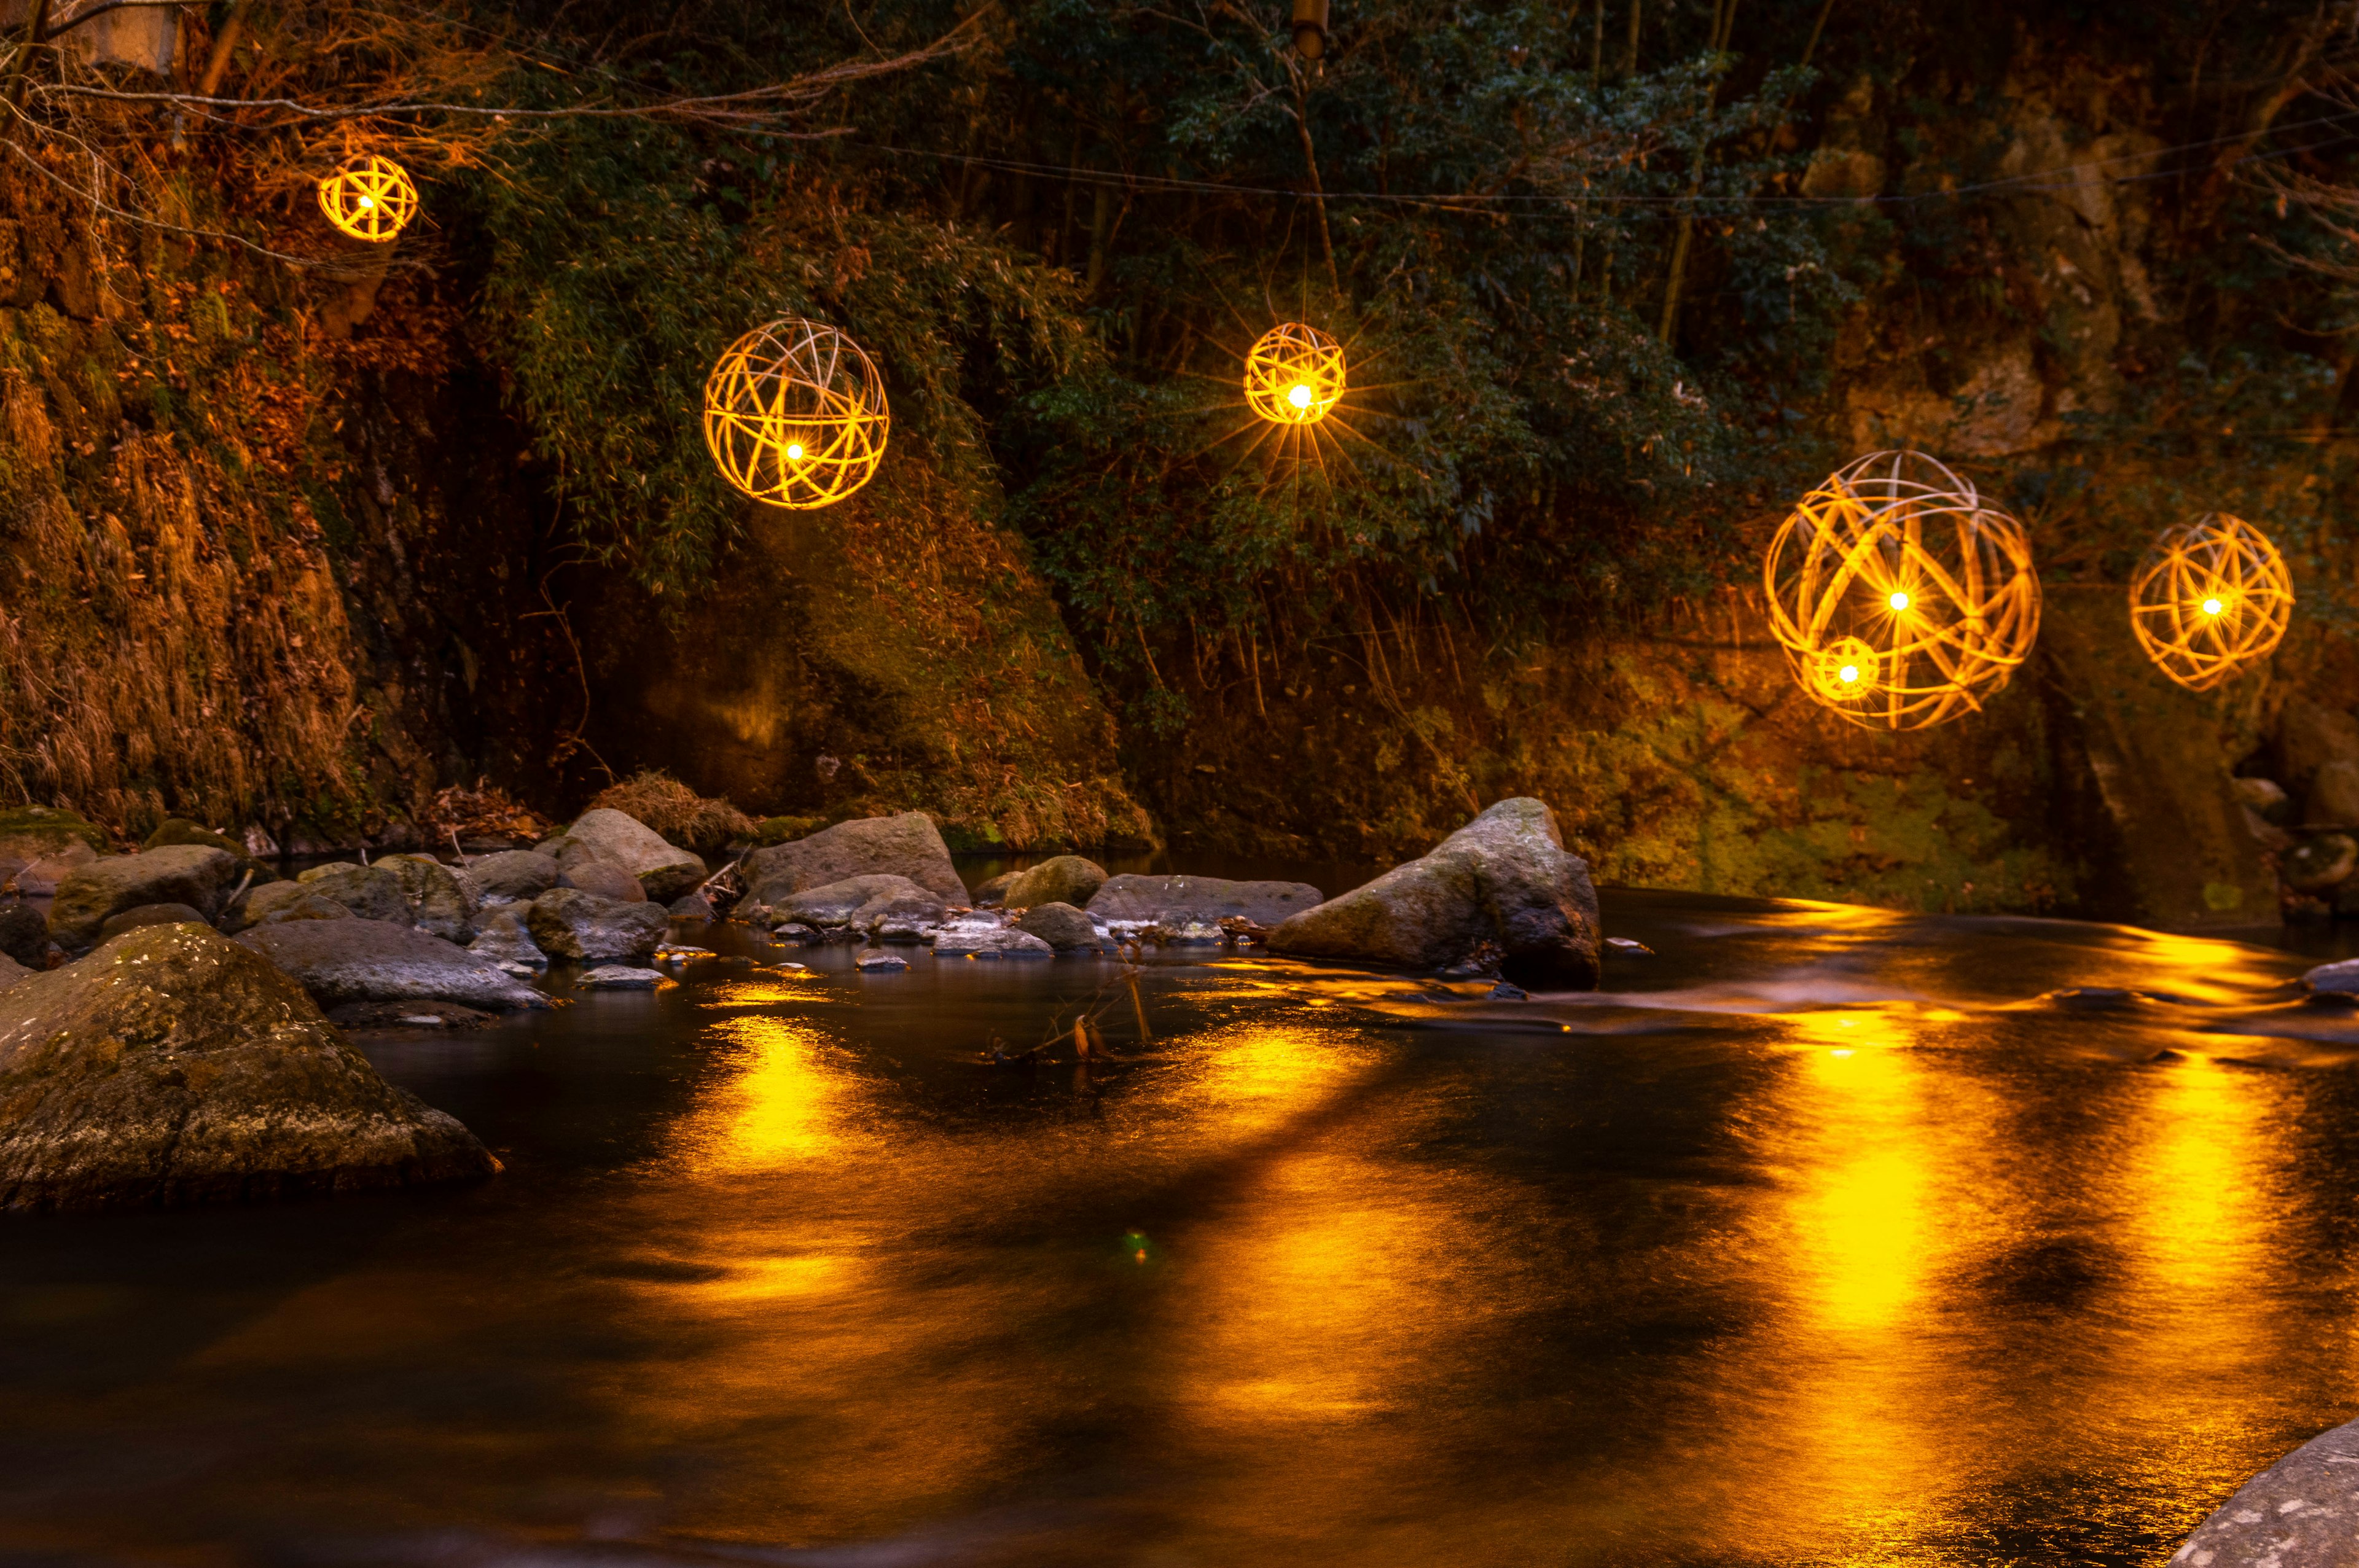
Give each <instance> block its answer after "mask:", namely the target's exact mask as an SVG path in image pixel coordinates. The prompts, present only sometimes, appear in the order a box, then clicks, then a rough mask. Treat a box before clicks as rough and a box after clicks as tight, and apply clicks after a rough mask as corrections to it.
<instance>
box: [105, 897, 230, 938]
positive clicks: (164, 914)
mask: <svg viewBox="0 0 2359 1568" xmlns="http://www.w3.org/2000/svg"><path fill="white" fill-rule="evenodd" d="M142 925H212V922H211V921H209V920H207V919H206V918H205V917H204V913H203V912H202V911H201V910H195V909H190V907H189V906H188V905H187V904H185V903H143V904H137V905H135V906H134V907H132V908H130V909H126V910H123V911H120V912H119V913H117V914H110V915H108V916H107V917H106V922H105V924H104V925H101V926H100V927H99V928H98V939H99V940H100V941H102V942H103V941H105V940H107V939H108V938H109V937H113V936H120V935H123V934H124V933H125V932H126V931H130V930H135V929H136V928H137V927H139V926H142Z"/></svg>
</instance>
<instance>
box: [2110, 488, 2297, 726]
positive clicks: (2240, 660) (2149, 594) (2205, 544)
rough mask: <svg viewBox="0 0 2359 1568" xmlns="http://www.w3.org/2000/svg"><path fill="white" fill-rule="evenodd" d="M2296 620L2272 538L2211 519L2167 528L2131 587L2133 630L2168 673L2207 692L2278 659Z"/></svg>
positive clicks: (2228, 520)
mask: <svg viewBox="0 0 2359 1568" xmlns="http://www.w3.org/2000/svg"><path fill="white" fill-rule="evenodd" d="M2292 615H2293V578H2292V576H2291V575H2290V574H2289V573H2288V572H2287V570H2286V564H2285V557H2283V556H2281V555H2279V554H2277V546H2275V545H2272V544H2270V543H2269V541H2268V537H2267V535H2264V534H2263V533H2262V532H2261V531H2260V530H2259V529H2258V528H2256V527H2254V526H2253V525H2252V524H2250V523H2247V522H2245V520H2244V519H2243V518H2241V517H2231V516H2229V515H2228V514H2226V513H2224V512H2213V513H2211V514H2207V515H2205V516H2202V517H2199V518H2197V519H2196V520H2195V521H2194V522H2192V523H2181V524H2179V525H2178V526H2177V527H2175V528H2166V529H2164V530H2163V532H2162V534H2161V535H2160V536H2159V537H2158V538H2157V539H2156V540H2155V542H2154V544H2153V546H2151V547H2150V548H2149V549H2148V550H2147V553H2146V557H2145V558H2144V559H2143V560H2141V561H2139V562H2138V568H2137V575H2136V577H2134V578H2133V579H2131V580H2130V630H2132V631H2133V632H2135V633H2137V640H2138V646H2140V647H2142V648H2144V649H2145V650H2146V655H2147V658H2149V659H2152V660H2153V661H2154V662H2155V663H2156V664H2157V665H2159V666H2161V669H2162V673H2163V674H2165V675H2167V676H2169V677H2170V678H2171V679H2173V680H2175V681H2177V682H2178V683H2179V684H2180V685H2181V686H2183V687H2187V688H2188V689H2189V690H2190V691H2209V690H2211V689H2212V687H2215V686H2218V685H2220V684H2221V683H2222V682H2223V681H2225V680H2228V679H2230V678H2231V677H2232V676H2234V675H2236V673H2237V671H2238V668H2239V666H2241V665H2245V664H2246V663H2248V662H2250V661H2251V660H2254V659H2264V658H2267V657H2268V655H2269V654H2271V653H2273V652H2274V651H2275V650H2276V648H2277V643H2279V642H2280V641H2282V640H2283V639H2284V637H2285V634H2286V622H2288V620H2289V619H2291V618H2292Z"/></svg>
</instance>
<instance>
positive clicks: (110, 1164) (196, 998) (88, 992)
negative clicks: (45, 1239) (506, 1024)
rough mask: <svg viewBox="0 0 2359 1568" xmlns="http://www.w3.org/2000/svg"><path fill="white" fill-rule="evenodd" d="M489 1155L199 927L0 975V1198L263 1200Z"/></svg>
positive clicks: (485, 1166) (433, 1176)
mask: <svg viewBox="0 0 2359 1568" xmlns="http://www.w3.org/2000/svg"><path fill="white" fill-rule="evenodd" d="M215 852H216V853H217V852H218V851H215ZM498 1169H499V1162H497V1161H496V1160H495V1159H494V1158H493V1157H492V1155H491V1153H490V1152H488V1151H487V1150H485V1149H484V1146H483V1144H482V1143H480V1142H478V1141H476V1139H475V1137H474V1135H473V1134H472V1133H470V1132H469V1131H468V1130H466V1129H465V1128H464V1127H462V1126H461V1125H460V1124H459V1123H458V1122H457V1121H456V1120H454V1119H452V1118H451V1117H450V1116H447V1115H445V1114H444V1113H442V1112H441V1111H439V1110H435V1109H433V1108H430V1107H429V1106H427V1105H426V1104H424V1103H423V1102H422V1101H420V1100H419V1098H417V1097H416V1096H414V1095H411V1094H408V1093H407V1092H405V1091H403V1090H401V1089H397V1088H395V1087H392V1086H391V1085H389V1084H387V1083H386V1081H385V1080H384V1078H382V1077H381V1076H378V1074H377V1072H376V1069H375V1068H374V1067H372V1066H370V1065H369V1064H368V1062H367V1061H366V1059H364V1057H362V1056H361V1055H360V1054H359V1053H358V1052H356V1051H354V1050H353V1049H352V1048H351V1047H350V1046H349V1045H348V1044H345V1043H344V1041H343V1039H342V1036H341V1035H339V1034H338V1033H337V1032H336V1030H335V1028H334V1027H333V1026H332V1025H331V1024H330V1023H329V1022H328V1021H327V1020H326V1019H325V1018H324V1017H322V1016H321V1012H320V1010H319V1008H318V1007H317V1006H316V1005H314V1003H313V1002H312V1000H311V999H310V997H309V996H307V995H305V994H304V991H303V989H302V988H301V987H299V985H297V984H296V983H295V982H294V981H293V980H292V979H289V978H288V976H286V975H285V974H283V973H281V972H280V971H279V970H278V969H277V968H274V967H272V966H271V965H270V964H269V963H267V962H266V961H265V960H264V959H263V958H262V957H260V956H259V955H257V954H255V953H254V952H252V951H250V950H249V949H248V948H247V947H246V946H242V945H241V944H239V943H237V942H235V941H233V940H231V939H230V938H228V937H225V936H223V935H220V934H219V933H217V932H214V931H211V930H208V929H206V928H204V927H202V926H195V925H154V926H143V927H141V928H139V929H136V930H134V931H130V932H126V933H125V934H124V935H121V936H118V937H115V938H114V939H113V940H112V941H109V942H108V943H106V944H105V945H104V946H101V947H100V948H99V949H98V950H97V951H95V952H93V953H92V954H90V955H89V956H88V957H84V958H82V960H80V961H79V962H77V963H74V964H71V965H69V966H67V967H66V968H62V969H57V970H53V971H51V972H49V973H47V974H41V975H32V976H27V977H26V978H25V979H21V980H19V981H18V982H17V983H16V984H15V985H12V986H9V987H8V988H7V989H5V990H0V1206H5V1207H9V1208H33V1209H81V1208H103V1207H113V1206H156V1205H178V1204H193V1203H212V1202H223V1201H233V1200H240V1199H265V1198H273V1197H281V1196H295V1195H319V1194H325V1193H340V1192H351V1191H356V1190H362V1189H366V1188H373V1187H386V1186H399V1185H405V1184H418V1183H427V1182H443V1181H455V1180H462V1179H468V1178H480V1177H483V1176H487V1175H490V1174H491V1173H494V1172H495V1171H497V1170H498Z"/></svg>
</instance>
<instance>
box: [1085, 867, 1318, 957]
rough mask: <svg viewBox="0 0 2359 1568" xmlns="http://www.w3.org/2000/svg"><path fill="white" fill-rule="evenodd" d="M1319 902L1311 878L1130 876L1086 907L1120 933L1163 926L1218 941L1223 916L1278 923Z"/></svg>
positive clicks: (1111, 883)
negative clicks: (1233, 878)
mask: <svg viewBox="0 0 2359 1568" xmlns="http://www.w3.org/2000/svg"><path fill="white" fill-rule="evenodd" d="M1318 902H1319V890H1318V889H1317V888H1315V887H1312V886H1311V885H1310V883H1309V882H1281V881H1245V882H1237V881H1226V880H1224V879H1223V878H1220V877H1196V876H1187V875H1184V874H1183V875H1180V876H1169V877H1148V876H1136V875H1129V874H1125V875H1123V876H1118V877H1108V878H1107V879H1106V880H1105V884H1104V885H1103V887H1101V888H1099V889H1098V891H1097V892H1096V893H1094V894H1093V895H1092V897H1091V899H1090V902H1089V904H1088V906H1087V907H1088V909H1089V913H1090V916H1091V918H1092V919H1093V920H1096V921H1098V922H1099V923H1100V924H1102V925H1104V926H1105V927H1106V928H1107V929H1108V930H1110V931H1112V932H1113V933H1114V935H1117V936H1126V935H1131V934H1132V933H1134V932H1137V931H1141V930H1144V929H1145V928H1146V927H1147V926H1150V925H1158V926H1161V927H1162V928H1163V929H1164V930H1165V931H1166V932H1169V934H1171V935H1174V936H1177V937H1179V938H1180V940H1182V941H1194V942H1218V941H1220V940H1221V922H1222V921H1223V920H1228V919H1232V918H1242V919H1245V920H1250V921H1252V922H1253V923H1254V924H1255V925H1277V924H1278V923H1279V922H1280V921H1282V920H1286V919H1288V918H1290V917H1291V916H1293V915H1296V914H1300V913H1302V912H1303V911H1304V910H1306V909H1309V908H1310V907H1312V906H1313V905H1315V904H1316V903H1318Z"/></svg>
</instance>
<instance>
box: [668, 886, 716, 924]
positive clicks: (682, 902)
mask: <svg viewBox="0 0 2359 1568" xmlns="http://www.w3.org/2000/svg"><path fill="white" fill-rule="evenodd" d="M664 913H665V914H669V915H670V916H671V917H672V918H673V919H674V920H711V919H712V918H714V917H715V916H716V915H717V914H719V913H720V912H719V911H718V910H716V909H714V908H713V907H712V900H711V899H709V898H707V897H705V896H704V894H702V893H701V892H684V893H682V894H680V895H679V897H678V898H676V899H674V900H672V901H671V903H669V905H668V906H667V907H666V908H665V910H664Z"/></svg>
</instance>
